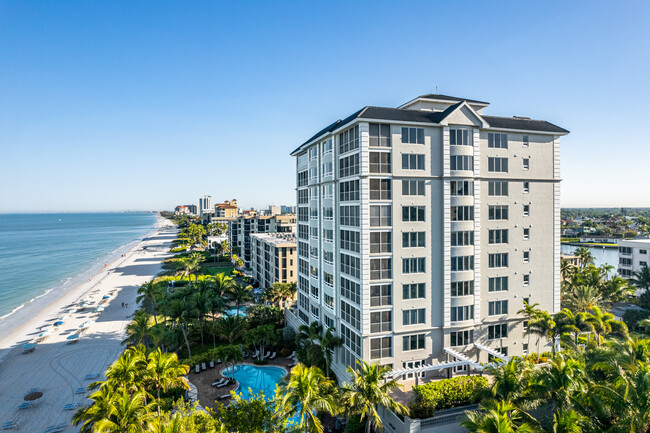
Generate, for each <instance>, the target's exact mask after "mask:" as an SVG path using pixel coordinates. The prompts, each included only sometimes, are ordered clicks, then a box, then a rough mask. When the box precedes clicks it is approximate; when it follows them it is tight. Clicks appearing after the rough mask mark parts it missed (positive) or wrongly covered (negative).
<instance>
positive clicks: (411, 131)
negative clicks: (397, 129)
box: [402, 128, 424, 144]
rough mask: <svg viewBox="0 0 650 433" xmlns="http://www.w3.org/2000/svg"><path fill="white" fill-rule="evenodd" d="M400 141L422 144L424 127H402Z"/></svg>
mask: <svg viewBox="0 0 650 433" xmlns="http://www.w3.org/2000/svg"><path fill="white" fill-rule="evenodd" d="M402 143H405V144H424V128H402Z"/></svg>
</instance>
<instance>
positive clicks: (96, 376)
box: [84, 373, 99, 380]
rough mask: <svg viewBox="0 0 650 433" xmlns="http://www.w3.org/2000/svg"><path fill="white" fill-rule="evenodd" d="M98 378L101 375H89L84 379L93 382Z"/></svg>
mask: <svg viewBox="0 0 650 433" xmlns="http://www.w3.org/2000/svg"><path fill="white" fill-rule="evenodd" d="M98 377H99V373H88V374H87V375H86V376H85V377H84V379H86V380H93V379H97V378H98Z"/></svg>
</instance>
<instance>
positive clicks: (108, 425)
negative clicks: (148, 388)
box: [91, 390, 153, 433]
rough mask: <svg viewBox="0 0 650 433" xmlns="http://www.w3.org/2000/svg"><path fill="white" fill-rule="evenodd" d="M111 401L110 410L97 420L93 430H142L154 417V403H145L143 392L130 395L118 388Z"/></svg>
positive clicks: (104, 432) (112, 432)
mask: <svg viewBox="0 0 650 433" xmlns="http://www.w3.org/2000/svg"><path fill="white" fill-rule="evenodd" d="M91 398H92V396H91ZM111 403H112V404H111V406H110V410H109V412H108V413H107V414H106V415H105V417H104V418H102V419H100V420H99V421H97V422H95V424H94V426H93V431H95V432H98V433H123V432H128V433H131V432H132V433H137V432H142V431H144V428H145V426H146V425H147V421H148V420H150V419H152V411H153V404H152V403H149V404H146V403H145V398H144V395H143V393H142V392H136V393H134V394H133V395H129V394H128V393H127V392H125V391H124V390H118V391H117V392H116V393H115V394H114V399H113V400H112V402H111Z"/></svg>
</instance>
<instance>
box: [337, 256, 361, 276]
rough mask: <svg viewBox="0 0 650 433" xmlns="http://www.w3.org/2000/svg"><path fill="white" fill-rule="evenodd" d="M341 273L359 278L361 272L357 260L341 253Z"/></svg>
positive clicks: (359, 263)
mask: <svg viewBox="0 0 650 433" xmlns="http://www.w3.org/2000/svg"><path fill="white" fill-rule="evenodd" d="M341 272H342V273H344V274H348V275H351V276H353V277H356V278H359V276H360V272H361V262H360V260H359V258H358V257H353V256H349V255H347V254H344V253H341Z"/></svg>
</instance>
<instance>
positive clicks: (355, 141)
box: [339, 125, 359, 154]
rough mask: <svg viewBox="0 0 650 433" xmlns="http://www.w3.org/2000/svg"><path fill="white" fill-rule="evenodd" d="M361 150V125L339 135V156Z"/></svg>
mask: <svg viewBox="0 0 650 433" xmlns="http://www.w3.org/2000/svg"><path fill="white" fill-rule="evenodd" d="M358 148H359V125H356V126H354V127H352V128H350V129H348V130H346V131H343V132H341V133H340V134H339V154H342V153H345V152H349V151H351V150H354V149H358Z"/></svg>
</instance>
